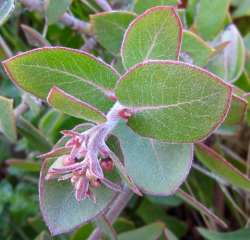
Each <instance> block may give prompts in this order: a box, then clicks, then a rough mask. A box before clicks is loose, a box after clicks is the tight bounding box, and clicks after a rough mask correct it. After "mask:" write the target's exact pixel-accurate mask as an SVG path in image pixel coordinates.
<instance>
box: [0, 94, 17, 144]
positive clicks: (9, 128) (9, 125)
mask: <svg viewBox="0 0 250 240" xmlns="http://www.w3.org/2000/svg"><path fill="white" fill-rule="evenodd" d="M0 109H1V115H0V131H1V132H2V133H3V134H4V135H5V136H6V137H7V138H8V139H9V140H10V141H11V142H16V140H17V133H16V124H15V118H14V115H13V99H7V98H5V97H2V96H0Z"/></svg>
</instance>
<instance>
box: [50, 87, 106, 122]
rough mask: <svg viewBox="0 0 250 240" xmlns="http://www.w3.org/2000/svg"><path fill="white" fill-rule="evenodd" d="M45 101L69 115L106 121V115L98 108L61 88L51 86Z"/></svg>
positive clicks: (94, 120) (89, 119)
mask: <svg viewBox="0 0 250 240" xmlns="http://www.w3.org/2000/svg"><path fill="white" fill-rule="evenodd" d="M47 102H48V103H49V104H50V105H51V106H52V107H54V108H56V109H57V110H59V111H61V112H64V113H66V114H68V115H70V116H73V117H77V118H82V119H86V120H88V121H91V122H106V121H107V118H106V116H105V115H104V114H103V113H102V112H100V111H99V110H97V109H95V108H93V107H92V106H90V105H88V104H86V103H84V102H82V101H80V100H79V99H77V98H75V97H73V96H70V95H69V94H67V93H65V92H64V91H62V90H61V89H59V88H57V87H53V88H52V89H51V91H50V92H49V95H48V98H47Z"/></svg>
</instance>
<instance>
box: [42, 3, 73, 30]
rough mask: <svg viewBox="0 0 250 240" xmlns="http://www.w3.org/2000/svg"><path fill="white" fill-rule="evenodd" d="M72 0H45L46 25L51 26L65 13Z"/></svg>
mask: <svg viewBox="0 0 250 240" xmlns="http://www.w3.org/2000/svg"><path fill="white" fill-rule="evenodd" d="M72 1H73V0H45V1H44V8H45V14H46V16H47V23H48V25H51V24H53V23H55V22H56V21H57V20H58V18H60V17H61V16H62V15H63V13H64V12H66V11H67V8H68V6H69V5H70V4H71V3H72Z"/></svg>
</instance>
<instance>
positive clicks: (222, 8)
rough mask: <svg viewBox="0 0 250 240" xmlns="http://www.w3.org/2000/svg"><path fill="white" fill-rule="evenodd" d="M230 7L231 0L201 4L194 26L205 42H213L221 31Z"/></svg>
mask: <svg viewBox="0 0 250 240" xmlns="http://www.w3.org/2000/svg"><path fill="white" fill-rule="evenodd" d="M228 7H229V0H220V1H218V0H201V1H200V2H199V5H198V10H197V13H196V14H197V15H196V18H195V23H194V25H195V27H196V29H197V30H198V32H199V35H200V36H201V38H202V39H203V40H204V41H209V40H211V39H212V38H213V37H214V36H215V34H216V33H217V31H218V30H219V29H220V27H221V25H222V24H223V23H224V20H225V18H226V16H227V11H228ZM211 16H213V17H211Z"/></svg>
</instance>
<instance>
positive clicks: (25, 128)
mask: <svg viewBox="0 0 250 240" xmlns="http://www.w3.org/2000/svg"><path fill="white" fill-rule="evenodd" d="M16 125H17V131H18V132H19V133H20V134H22V135H23V136H24V137H25V138H26V139H27V140H28V141H29V142H30V144H31V145H33V146H34V147H35V148H36V149H37V150H39V151H40V152H41V153H47V152H49V151H50V150H51V148H52V147H53V144H52V143H51V142H49V141H47V139H46V138H45V137H44V136H43V135H42V134H41V133H40V132H39V131H38V130H37V129H36V128H35V127H34V126H33V125H31V124H30V123H29V122H28V121H27V120H26V119H24V118H23V117H19V118H18V119H17V122H16Z"/></svg>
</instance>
